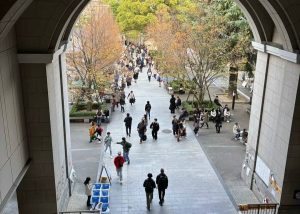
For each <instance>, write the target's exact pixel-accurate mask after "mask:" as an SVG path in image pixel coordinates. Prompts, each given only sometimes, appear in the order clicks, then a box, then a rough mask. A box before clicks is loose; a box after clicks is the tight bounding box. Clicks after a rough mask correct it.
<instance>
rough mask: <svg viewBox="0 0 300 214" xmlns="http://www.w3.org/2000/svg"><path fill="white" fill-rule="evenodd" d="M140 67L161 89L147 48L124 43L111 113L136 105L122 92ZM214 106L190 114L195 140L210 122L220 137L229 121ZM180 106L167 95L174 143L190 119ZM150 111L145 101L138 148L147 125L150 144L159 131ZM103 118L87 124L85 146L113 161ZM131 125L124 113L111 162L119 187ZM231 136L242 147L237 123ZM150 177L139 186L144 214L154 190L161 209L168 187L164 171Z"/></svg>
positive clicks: (244, 137)
mask: <svg viewBox="0 0 300 214" xmlns="http://www.w3.org/2000/svg"><path fill="white" fill-rule="evenodd" d="M144 67H145V68H146V69H147V74H146V75H147V77H148V81H149V82H151V80H152V77H153V78H154V79H156V80H157V81H158V82H159V86H161V82H162V79H161V77H160V75H159V73H157V71H156V69H155V67H154V61H153V60H152V59H151V57H150V56H149V54H148V51H147V48H146V47H145V46H143V45H140V46H138V45H135V44H132V43H130V42H126V43H125V53H124V55H123V56H122V57H121V59H120V61H119V62H118V67H117V68H118V69H117V70H116V72H115V77H114V84H113V87H114V93H113V95H112V102H111V104H112V108H111V111H115V110H116V109H118V108H119V106H120V111H121V112H125V108H124V105H125V104H126V99H127V100H128V102H129V103H130V105H131V106H132V105H134V103H135V102H136V97H135V95H134V92H133V91H132V90H131V91H130V92H129V93H128V95H127V96H126V95H125V88H126V87H127V88H130V86H131V84H132V79H134V82H135V83H137V82H138V77H139V74H140V73H141V72H142V71H143V68H144ZM144 70H145V69H144ZM214 103H215V104H216V105H217V106H218V108H216V109H212V110H211V111H208V110H206V109H200V108H197V109H196V110H195V112H194V114H193V115H192V116H193V118H194V123H193V126H194V129H193V131H194V134H195V135H196V136H198V135H199V130H200V129H201V128H203V127H204V126H205V127H206V128H207V129H208V128H210V125H209V122H210V121H212V123H213V124H214V126H215V128H216V132H217V133H220V131H221V128H222V123H223V122H227V123H229V122H230V121H231V113H230V109H229V107H228V106H227V105H225V106H224V107H223V106H222V105H221V104H220V102H219V99H218V96H216V98H215V100H214ZM181 104H182V102H181V99H180V97H179V96H177V97H176V98H175V96H174V95H171V98H170V104H169V110H170V113H171V114H174V115H173V119H172V124H171V127H172V131H173V135H174V136H175V138H176V139H177V141H178V142H179V141H180V139H182V138H185V137H186V136H187V128H186V126H187V122H186V119H187V118H188V117H190V116H191V115H189V112H188V111H187V110H186V109H184V108H182V106H181ZM151 110H152V105H151V103H150V101H149V100H148V101H146V103H145V106H144V111H145V114H144V115H142V117H141V119H140V122H139V123H138V125H137V134H138V136H139V143H140V144H142V143H143V142H145V141H146V140H147V127H148V125H149V128H150V129H151V135H152V138H153V140H154V141H157V140H158V131H159V130H160V125H159V122H158V119H157V118H154V119H153V121H152V122H150V120H151V117H152V116H153V115H151ZM176 110H177V111H178V112H180V115H179V116H177V115H176V114H175V111H176ZM103 115H105V113H104V112H102V111H101V110H99V111H98V112H97V115H96V118H95V120H94V121H93V122H92V123H91V127H90V129H89V134H90V141H89V142H90V143H92V142H93V141H95V142H98V143H101V142H102V141H103V142H104V151H105V153H106V152H107V150H109V154H110V157H111V158H113V153H112V148H111V145H112V142H113V139H112V136H111V133H110V132H107V133H106V136H105V138H104V139H102V133H103V128H102V127H101V121H102V118H103ZM132 121H133V118H132V116H131V115H130V114H129V113H127V114H126V117H125V118H124V120H123V122H124V125H125V129H126V137H122V139H121V141H120V142H116V144H119V145H121V146H122V150H123V152H121V151H119V152H118V153H117V156H116V157H115V158H114V160H113V163H114V166H115V168H116V173H117V176H118V179H119V182H120V184H122V182H123V173H122V169H123V166H124V164H125V163H127V165H130V163H131V161H130V158H129V153H130V149H131V147H132V144H131V143H129V142H128V141H127V138H128V137H129V138H130V137H131V135H132ZM233 134H234V139H235V140H242V141H243V142H244V143H246V142H247V136H248V133H247V131H246V129H244V130H243V131H241V129H240V127H239V124H238V123H235V124H234V126H233ZM152 177H153V176H152V173H148V175H147V179H146V180H145V181H144V183H143V187H144V188H145V192H146V198H147V209H148V210H150V207H151V206H150V205H151V203H152V198H153V191H154V189H155V188H156V187H157V188H158V194H159V204H160V205H161V206H162V205H163V203H164V195H165V190H166V189H167V187H168V177H167V176H166V174H165V172H164V169H161V171H160V174H159V175H158V176H157V177H156V181H154V180H153V179H152ZM89 182H90V178H87V180H86V181H85V185H86V193H87V196H88V201H87V205H88V206H89V205H90V197H89V195H88V194H89V193H90V191H89V188H90V186H89V185H90V184H89Z"/></svg>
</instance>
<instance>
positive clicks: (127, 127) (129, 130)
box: [125, 126, 131, 136]
mask: <svg viewBox="0 0 300 214" xmlns="http://www.w3.org/2000/svg"><path fill="white" fill-rule="evenodd" d="M125 127H126V135H129V136H130V135H131V126H125Z"/></svg>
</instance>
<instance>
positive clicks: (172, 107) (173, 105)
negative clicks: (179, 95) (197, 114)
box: [169, 95, 176, 114]
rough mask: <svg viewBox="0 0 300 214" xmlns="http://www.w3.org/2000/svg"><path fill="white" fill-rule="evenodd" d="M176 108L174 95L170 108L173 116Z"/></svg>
mask: <svg viewBox="0 0 300 214" xmlns="http://www.w3.org/2000/svg"><path fill="white" fill-rule="evenodd" d="M175 108H176V99H175V97H174V95H172V96H171V99H170V107H169V109H170V111H171V114H175Z"/></svg>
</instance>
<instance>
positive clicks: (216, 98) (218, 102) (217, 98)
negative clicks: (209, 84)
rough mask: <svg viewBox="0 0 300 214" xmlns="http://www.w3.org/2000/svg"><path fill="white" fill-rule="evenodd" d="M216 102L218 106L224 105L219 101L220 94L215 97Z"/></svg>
mask: <svg viewBox="0 0 300 214" xmlns="http://www.w3.org/2000/svg"><path fill="white" fill-rule="evenodd" d="M214 103H215V104H216V105H217V106H219V107H222V105H221V103H220V101H219V97H218V96H216V97H215V99H214Z"/></svg>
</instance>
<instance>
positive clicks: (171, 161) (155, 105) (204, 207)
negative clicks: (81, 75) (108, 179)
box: [104, 70, 236, 214]
mask: <svg viewBox="0 0 300 214" xmlns="http://www.w3.org/2000/svg"><path fill="white" fill-rule="evenodd" d="M129 90H133V91H134V93H135V96H136V103H135V104H134V105H133V106H130V104H129V103H127V104H126V107H125V113H121V112H120V109H117V110H116V112H114V114H113V116H112V120H111V122H110V123H109V125H108V127H107V130H108V131H110V132H111V133H112V137H113V140H114V142H117V141H120V140H121V138H122V137H123V136H125V127H124V123H123V118H124V117H125V115H126V113H127V112H128V113H130V114H131V115H132V116H133V126H132V136H131V138H127V140H128V141H129V142H131V143H132V148H131V151H130V155H129V156H130V159H131V163H130V165H127V164H126V165H124V168H123V177H124V178H123V179H124V181H123V184H120V183H119V181H118V177H117V175H116V171H115V168H114V166H113V161H112V159H110V157H109V154H108V153H107V154H106V155H105V156H104V162H105V164H106V166H107V168H108V169H109V171H110V173H111V175H112V188H111V191H110V207H111V213H112V214H115V213H118V214H119V213H122V214H126V213H130V214H134V213H136V214H141V213H148V212H149V211H147V209H146V197H145V192H144V188H143V187H142V185H143V181H144V179H146V176H147V173H149V172H151V173H152V174H153V175H154V178H155V177H156V175H157V174H158V173H159V170H160V168H164V169H165V172H166V174H167V175H168V177H169V187H168V189H167V191H166V196H165V203H164V206H162V207H161V206H159V204H158V202H159V200H158V194H157V191H156V190H155V192H154V199H153V204H152V209H151V211H150V212H151V213H163V214H167V213H170V214H171V213H172V214H177V213H185V214H187V213H189V214H190V213H197V214H199V213H201V214H202V213H203V214H206V213H207V214H209V213H210V214H212V213H214V214H217V213H221V214H233V213H236V210H235V208H234V206H233V205H232V203H231V201H230V199H229V197H228V196H227V194H226V192H225V190H224V188H223V186H222V184H221V183H220V181H219V179H218V177H217V175H216V173H215V172H214V170H213V168H212V166H211V165H210V163H209V161H208V160H207V158H206V156H205V154H204V152H203V150H202V149H201V147H200V145H199V143H198V142H197V140H196V138H195V136H194V135H193V134H192V130H191V129H190V128H189V127H187V133H188V135H187V138H186V139H182V140H181V141H180V142H179V143H178V142H177V141H176V139H175V138H174V136H173V135H172V133H164V132H162V130H167V129H171V120H172V115H171V114H170V111H169V109H168V107H169V99H170V95H169V94H167V92H166V91H165V90H164V89H163V88H160V87H158V82H157V81H155V80H154V79H152V81H151V82H150V83H149V82H148V80H147V79H146V71H145V70H144V71H143V73H142V74H140V75H139V79H138V83H137V84H135V83H133V86H131V87H130V88H129V89H126V91H127V93H128V91H129ZM147 100H149V101H150V103H151V105H152V110H151V120H150V122H151V121H152V120H153V119H154V118H158V122H159V123H160V131H159V133H158V140H157V141H153V140H152V137H151V133H150V132H151V129H150V128H149V126H148V130H147V136H148V139H147V141H146V142H144V143H143V144H139V138H138V134H137V131H136V127H137V124H138V122H139V121H140V119H141V118H142V116H143V114H144V106H145V104H146V101H147ZM149 124H150V123H149ZM118 151H121V146H120V145H117V144H113V153H114V155H116V154H117V152H118Z"/></svg>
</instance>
